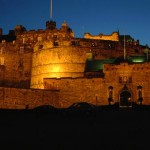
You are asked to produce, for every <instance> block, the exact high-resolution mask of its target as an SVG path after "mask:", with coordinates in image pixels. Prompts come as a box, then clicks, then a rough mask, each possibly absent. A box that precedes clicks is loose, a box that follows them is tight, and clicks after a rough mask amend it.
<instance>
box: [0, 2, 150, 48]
mask: <svg viewBox="0 0 150 150" xmlns="http://www.w3.org/2000/svg"><path fill="white" fill-rule="evenodd" d="M48 20H50V0H43V1H42V0H0V27H1V28H3V33H4V34H7V33H8V31H9V30H10V29H14V28H15V26H16V25H23V26H25V27H26V29H27V30H30V29H45V22H46V21H48ZM53 20H54V21H56V22H57V28H60V27H61V24H62V22H63V21H66V22H67V23H68V25H69V26H70V27H71V28H72V29H73V31H74V32H75V36H76V37H83V33H84V32H90V33H91V34H94V35H98V34H100V33H103V34H111V33H112V32H114V31H118V29H119V31H120V34H130V35H131V36H132V37H133V38H134V39H135V40H140V43H141V44H143V45H145V44H148V45H149V46H150V1H149V0H103V1H101V0H92V1H90V0H73V1H72V0H53Z"/></svg>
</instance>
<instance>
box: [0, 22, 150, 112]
mask: <svg viewBox="0 0 150 150" xmlns="http://www.w3.org/2000/svg"><path fill="white" fill-rule="evenodd" d="M123 40H124V39H123V36H121V35H119V33H118V32H113V33H112V34H111V35H103V34H100V35H98V36H92V35H91V34H89V33H86V34H85V36H84V38H75V37H74V32H73V31H72V29H71V28H70V27H69V26H68V24H67V23H66V22H64V23H63V24H62V27H61V28H60V29H57V28H56V22H54V21H47V22H46V30H42V29H39V30H37V31H35V30H30V31H27V30H26V29H25V27H23V26H21V25H18V26H16V27H15V30H11V31H10V32H9V34H8V35H3V33H2V29H0V99H1V102H0V108H18V109H19V108H20V109H25V108H34V107H36V106H40V105H44V104H49V105H53V106H55V107H67V106H69V105H71V104H72V103H74V102H79V101H86V102H89V103H93V104H96V105H105V104H110V103H111V104H112V103H115V102H118V103H120V102H121V103H123V102H122V101H127V102H128V100H127V99H130V101H131V100H132V102H138V103H144V104H149V103H150V101H149V99H150V97H149V95H148V89H149V82H150V81H149V78H148V73H149V71H150V68H149V61H147V60H141V61H140V62H139V60H136V61H135V62H134V61H128V62H120V59H116V61H114V63H110V61H109V63H108V61H106V60H109V59H110V58H111V59H115V58H118V57H120V56H123V49H124V41H123ZM125 44H126V53H127V56H128V57H129V56H133V55H136V56H137V55H138V56H140V55H145V56H146V57H147V58H148V51H149V48H148V47H146V46H142V45H140V44H139V41H135V40H134V39H133V38H131V37H130V36H127V37H126V42H125ZM145 49H147V51H146V50H145ZM145 52H147V53H145ZM146 54H147V55H146ZM145 56H144V57H143V58H145ZM139 58H140V57H139ZM99 60H100V61H101V62H103V63H100V64H98V63H97V64H96V65H97V66H96V68H95V66H94V65H93V66H91V68H90V69H92V70H88V66H87V65H88V63H87V62H88V61H89V62H90V61H91V62H92V61H95V62H96V61H97V62H98V61H99ZM128 60H129V59H128ZM97 68H99V69H97ZM139 87H140V88H139ZM125 91H126V92H125ZM125 95H128V96H127V97H126V96H125Z"/></svg>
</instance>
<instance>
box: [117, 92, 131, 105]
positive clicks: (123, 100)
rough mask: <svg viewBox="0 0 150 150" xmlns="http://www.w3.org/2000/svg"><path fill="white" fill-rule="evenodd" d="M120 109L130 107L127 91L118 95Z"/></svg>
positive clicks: (129, 96)
mask: <svg viewBox="0 0 150 150" xmlns="http://www.w3.org/2000/svg"><path fill="white" fill-rule="evenodd" d="M120 107H132V101H131V93H130V92H129V91H128V90H123V91H122V92H121V93H120Z"/></svg>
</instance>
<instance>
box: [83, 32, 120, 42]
mask: <svg viewBox="0 0 150 150" xmlns="http://www.w3.org/2000/svg"><path fill="white" fill-rule="evenodd" d="M84 38H87V39H95V40H109V41H119V34H118V32H113V33H112V34H111V35H104V34H99V35H96V36H93V35H91V34H90V33H85V34H84Z"/></svg>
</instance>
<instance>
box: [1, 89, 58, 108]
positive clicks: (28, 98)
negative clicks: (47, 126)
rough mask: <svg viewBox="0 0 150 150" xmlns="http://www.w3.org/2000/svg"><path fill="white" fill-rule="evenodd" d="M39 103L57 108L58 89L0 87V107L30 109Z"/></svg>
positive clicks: (39, 104)
mask: <svg viewBox="0 0 150 150" xmlns="http://www.w3.org/2000/svg"><path fill="white" fill-rule="evenodd" d="M41 105H51V106H54V107H58V108H59V107H60V104H59V91H54V90H37V89H34V90H33V89H16V88H2V87H1V88H0V108H2V109H32V108H35V107H38V106H41Z"/></svg>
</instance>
